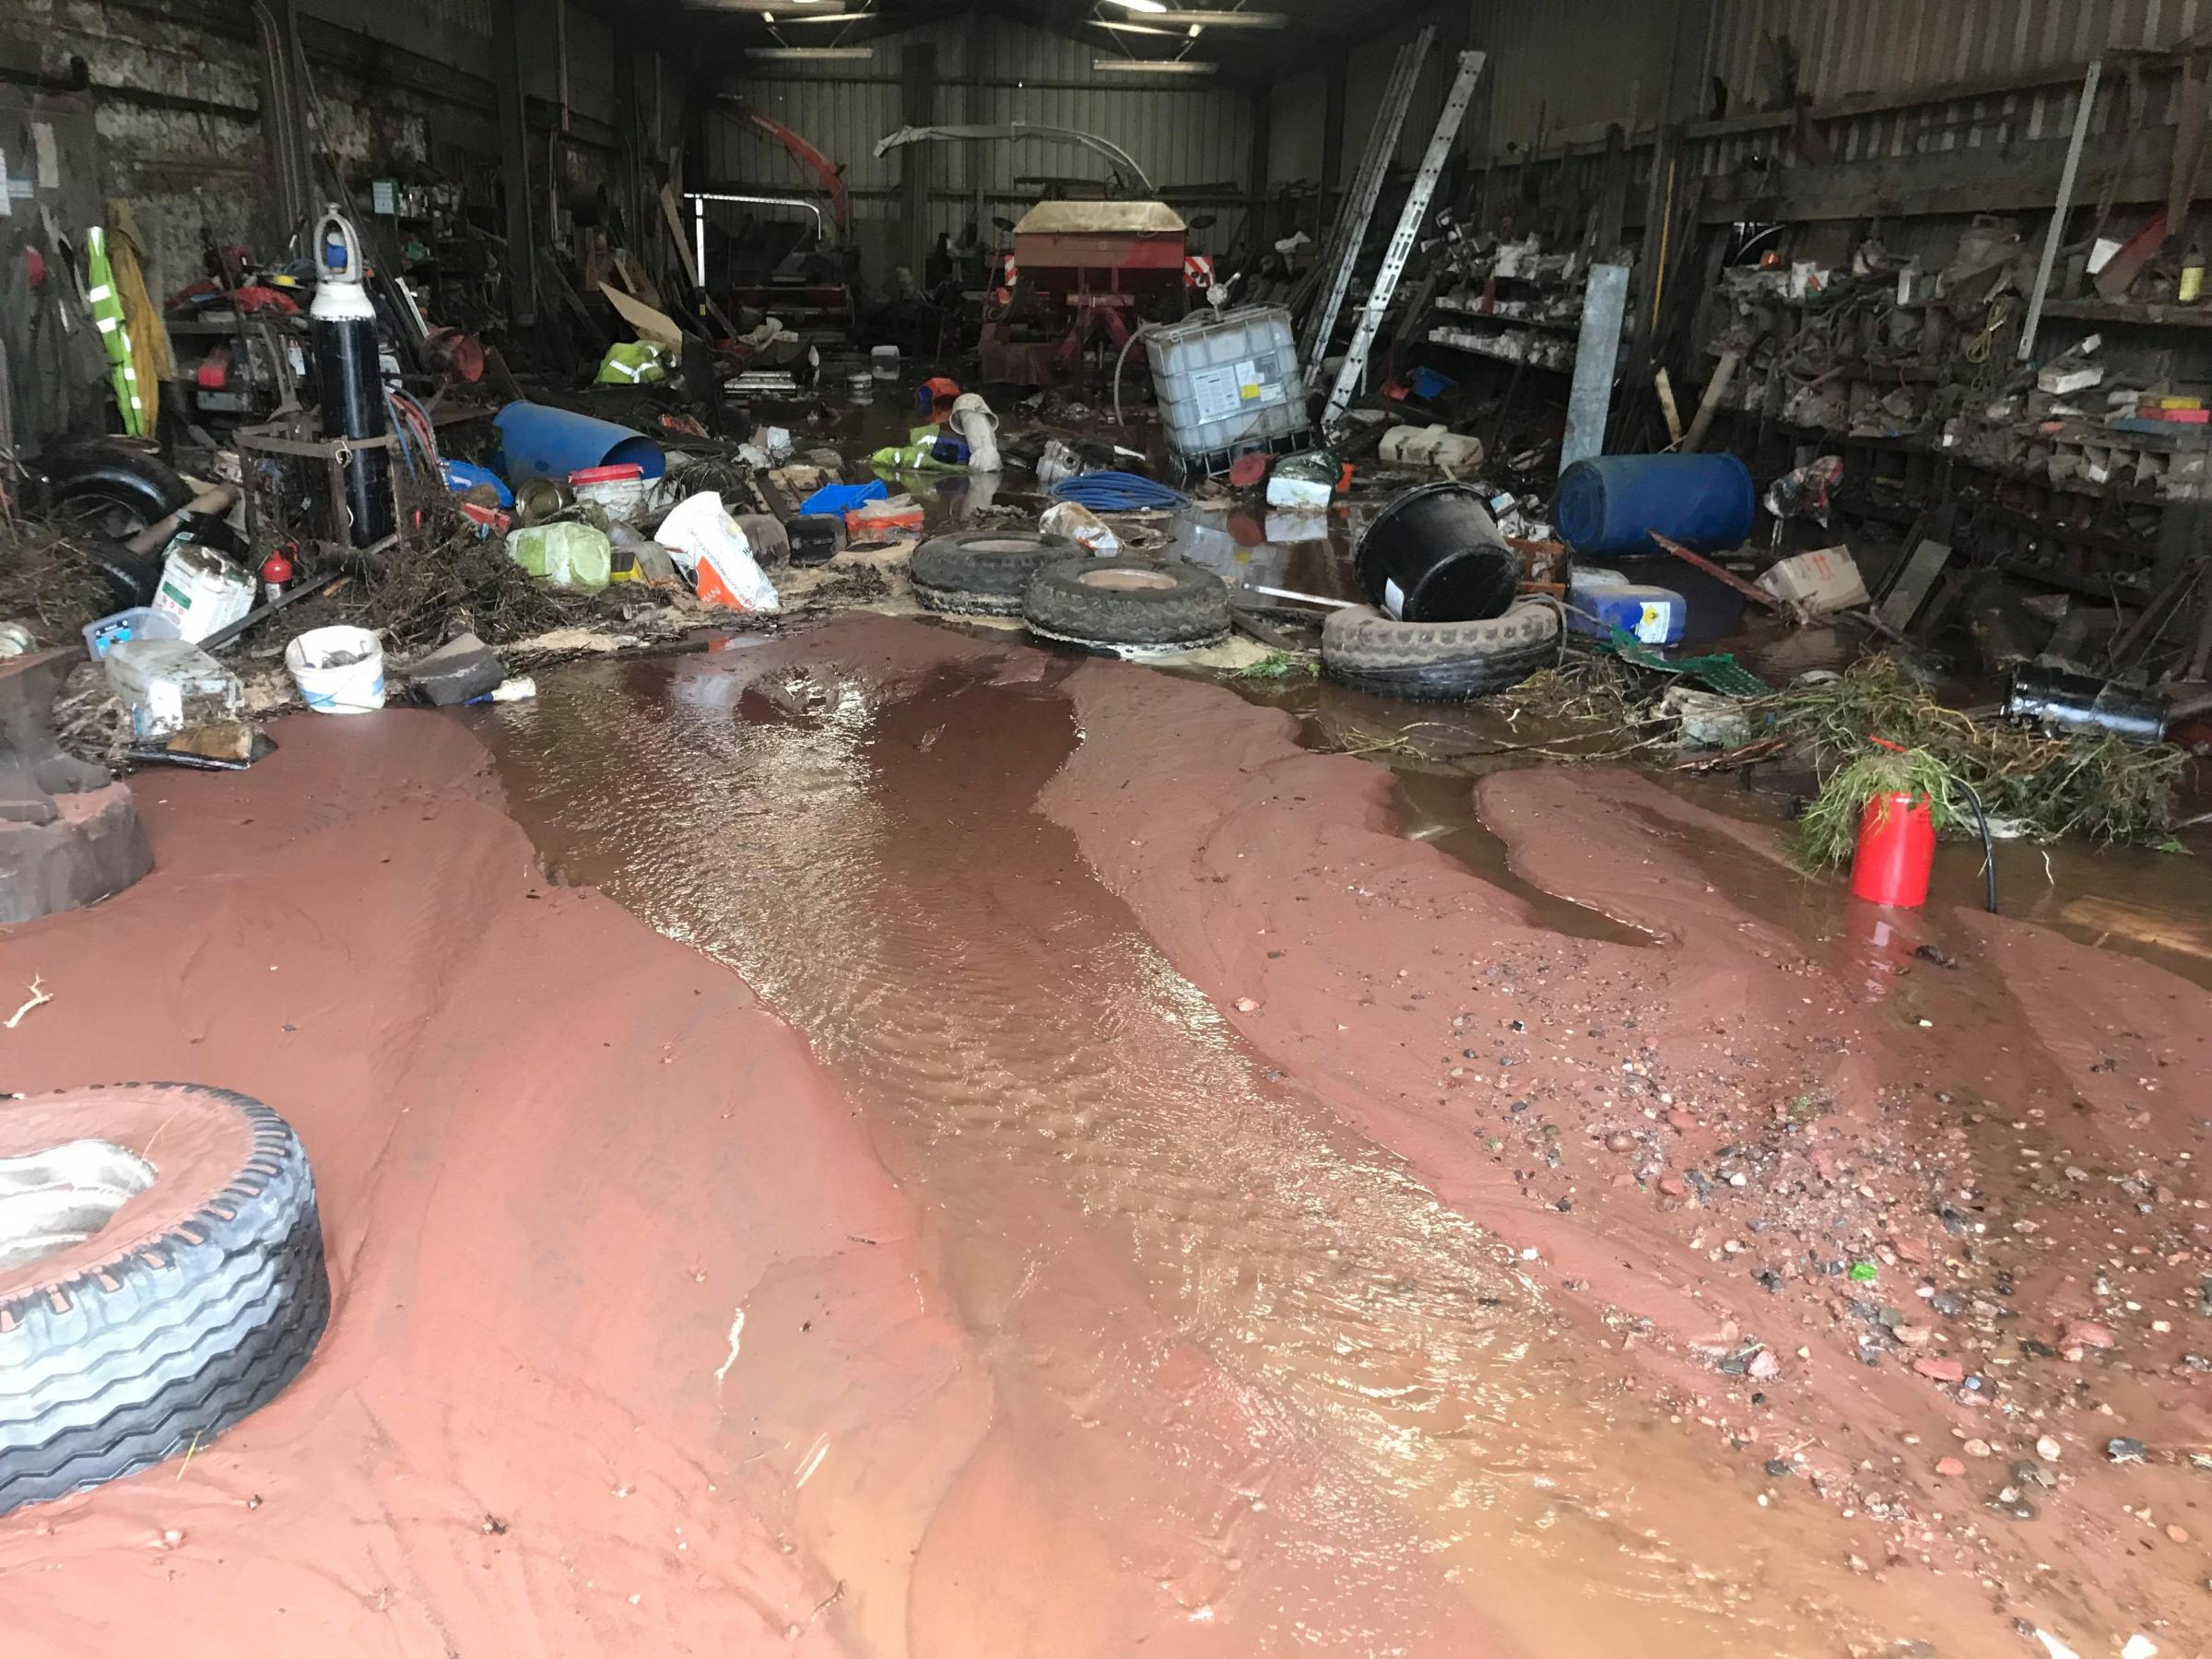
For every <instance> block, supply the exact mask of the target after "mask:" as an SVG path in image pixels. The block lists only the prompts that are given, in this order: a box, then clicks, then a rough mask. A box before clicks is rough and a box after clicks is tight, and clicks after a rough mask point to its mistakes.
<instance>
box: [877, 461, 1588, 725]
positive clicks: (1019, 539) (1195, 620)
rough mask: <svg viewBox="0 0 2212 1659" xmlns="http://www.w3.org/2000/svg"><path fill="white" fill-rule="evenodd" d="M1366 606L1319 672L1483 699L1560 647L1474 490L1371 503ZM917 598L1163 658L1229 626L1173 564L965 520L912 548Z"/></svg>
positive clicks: (1334, 642)
mask: <svg viewBox="0 0 2212 1659" xmlns="http://www.w3.org/2000/svg"><path fill="white" fill-rule="evenodd" d="M1354 567H1355V570H1356V571H1357V573H1358V575H1359V582H1360V586H1361V587H1362V589H1363V590H1364V591H1365V592H1366V594H1367V595H1368V598H1369V599H1370V601H1371V604H1369V605H1366V606H1356V607H1351V608H1347V609H1344V610H1339V611H1335V612H1333V613H1332V614H1331V615H1330V617H1329V618H1328V621H1327V623H1326V625H1325V626H1324V628H1323V629H1322V636H1321V665H1322V672H1323V673H1324V675H1326V676H1327V677H1329V678H1330V679H1333V680H1335V681H1337V682H1338V683H1340V684H1342V685H1346V686H1349V687H1352V688H1355V689H1358V690H1361V691H1371V692H1373V693H1375V694H1376V695H1378V696H1382V697H1397V698H1408V699H1418V700H1429V701H1435V700H1464V699H1466V698H1473V697H1481V696H1485V695H1487V694H1488V693H1489V692H1493V691H1501V690H1503V689H1505V688H1507V687H1509V686H1514V685H1518V684H1519V683H1520V682H1521V681H1523V680H1524V679H1526V678H1527V677H1529V676H1530V675H1532V674H1534V673H1535V672H1536V671H1537V670H1539V669H1541V668H1543V667H1545V666H1546V665H1548V664H1549V663H1551V662H1552V661H1553V660H1554V659H1555V658H1556V657H1557V656H1558V654H1559V634H1560V623H1559V609H1558V607H1557V606H1554V605H1552V604H1551V603H1550V602H1548V601H1547V600H1541V599H1523V598H1520V597H1518V594H1519V591H1520V582H1521V559H1520V556H1519V555H1518V554H1516V553H1515V552H1514V551H1513V550H1512V548H1511V547H1508V546H1507V545H1506V543H1505V538H1504V537H1503V536H1501V535H1500V534H1499V532H1498V526H1497V524H1495V522H1493V521H1492V519H1491V518H1490V515H1489V512H1488V510H1487V509H1486V508H1485V507H1484V505H1483V502H1482V497H1481V495H1480V493H1479V492H1478V491H1477V490H1475V489H1474V488H1471V487H1469V486H1467V485H1464V484H1435V485H1430V486H1427V487H1425V488H1420V489H1415V490H1410V491H1408V492H1407V493H1406V494H1405V495H1403V496H1400V497H1399V498H1398V499H1397V500H1394V501H1393V502H1392V503H1391V504H1390V505H1389V506H1388V507H1386V508H1384V509H1383V511H1382V513H1380V514H1379V515H1378V516H1377V517H1376V519H1375V521H1374V523H1373V524H1371V525H1370V526H1369V527H1368V530H1367V533H1366V535H1363V536H1362V537H1361V538H1360V542H1359V553H1358V556H1357V558H1356V559H1355V560H1354ZM911 572H912V577H913V583H914V593H915V595H916V596H917V597H918V598H919V599H920V601H921V603H922V605H923V606H924V608H925V609H927V610H932V611H936V612H940V613H944V614H948V615H959V616H987V617H1014V616H1018V617H1020V618H1022V620H1023V622H1024V623H1025V624H1026V625H1027V626H1028V628H1029V630H1030V632H1031V633H1032V634H1035V635H1036V636H1037V637H1038V638H1040V639H1043V640H1049V641H1053V642H1054V643H1056V644H1065V645H1075V646H1079V647H1082V648H1083V649H1086V650H1090V651H1105V652H1115V653H1172V652H1177V651H1187V650H1194V649H1196V648H1197V647H1200V646H1204V645H1211V644H1213V643H1215V642H1216V641H1219V640H1222V639H1224V638H1226V637H1227V636H1228V633H1229V630H1230V589H1229V584H1228V583H1227V582H1223V581H1222V580H1221V579H1220V578H1219V577H1218V576H1216V575H1215V574H1213V572H1211V571H1206V570H1203V569H1201V568H1200V567H1198V566H1196V565H1193V564H1188V563H1185V562H1183V561H1182V560H1179V559H1167V560H1162V561H1160V562H1158V563H1154V562H1151V561H1148V560H1145V559H1097V558H1093V557H1090V556H1088V555H1087V554H1086V553H1085V551H1084V549H1083V547H1081V546H1080V545H1079V544H1077V542H1075V541H1073V540H1071V539H1070V538H1068V537H1066V536H1064V535H1045V534H1042V533H1040V532H1036V531H1027V530H971V531H966V532H962V533H960V534H959V535H939V536H935V537H932V538H931V539H930V540H928V541H925V542H924V543H923V544H922V545H921V547H917V548H916V549H915V550H914V557H913V561H912V566H911Z"/></svg>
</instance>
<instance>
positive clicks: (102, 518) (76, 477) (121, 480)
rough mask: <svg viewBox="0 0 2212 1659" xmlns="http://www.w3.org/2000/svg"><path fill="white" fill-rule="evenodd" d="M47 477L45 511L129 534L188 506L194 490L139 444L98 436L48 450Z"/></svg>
mask: <svg viewBox="0 0 2212 1659" xmlns="http://www.w3.org/2000/svg"><path fill="white" fill-rule="evenodd" d="M39 465H40V468H41V470H42V471H43V472H44V473H45V475H46V500H47V511H48V512H49V513H51V514H52V515H53V517H54V518H56V519H57V520H79V521H86V520H88V522H85V523H83V525H82V527H85V528H88V529H91V530H93V531H95V532H96V533H98V534H101V535H108V536H111V537H116V538H127V537H129V536H130V535H135V533H136V532H138V531H140V530H143V529H145V528H146V527H147V525H148V524H152V523H153V522H154V521H155V520H156V519H159V518H164V517H166V516H168V515H169V514H170V513H172V512H176V510H177V509H178V508H180V507H186V506H190V505H191V503H192V499H193V495H194V490H193V488H192V486H191V485H190V484H188V483H186V482H185V481H184V477H183V475H182V473H180V472H178V471H177V470H176V468H174V467H172V466H169V465H164V464H163V462H162V461H161V459H160V457H159V456H158V455H153V454H149V453H147V452H146V451H145V450H142V449H140V448H138V447H137V446H136V445H135V444H132V443H126V442H124V441H122V440H120V439H115V438H94V439H89V440H87V441H84V442H81V443H71V444H65V445H64V446H63V447H62V448H60V449H56V450H53V451H50V452H48V453H46V454H45V455H44V456H42V457H41V460H40V463H39Z"/></svg>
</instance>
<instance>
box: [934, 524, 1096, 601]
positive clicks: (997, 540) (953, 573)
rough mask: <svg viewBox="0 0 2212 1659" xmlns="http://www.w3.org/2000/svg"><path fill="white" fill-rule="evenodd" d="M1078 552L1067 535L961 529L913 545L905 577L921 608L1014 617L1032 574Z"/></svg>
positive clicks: (1079, 551) (1079, 550) (1077, 557)
mask: <svg viewBox="0 0 2212 1659" xmlns="http://www.w3.org/2000/svg"><path fill="white" fill-rule="evenodd" d="M1082 554H1083V548H1082V547H1081V545H1080V544H1079V543H1077V541H1076V540H1075V539H1074V538H1073V537H1072V536H1066V535H1046V534H1045V533H1044V532H1042V531H1041V530H962V531H959V532H957V533H956V534H954V535H933V536H931V537H930V538H929V539H928V540H927V541H925V542H924V543H923V544H922V545H921V546H920V547H916V548H915V549H914V556H913V558H912V559H911V560H909V561H908V564H907V573H908V574H909V575H911V576H912V578H913V581H914V597H915V598H916V599H918V600H919V601H921V604H922V608H923V609H924V610H933V611H942V612H945V613H947V614H948V615H953V616H967V617H1018V616H1019V615H1021V596H1022V595H1023V594H1026V593H1028V592H1029V588H1030V579H1031V578H1032V577H1034V576H1035V575H1036V574H1037V572H1038V571H1041V570H1043V569H1044V568H1045V567H1046V566H1048V565H1054V564H1058V563H1060V562H1061V561H1062V560H1063V559H1079V558H1081V557H1082Z"/></svg>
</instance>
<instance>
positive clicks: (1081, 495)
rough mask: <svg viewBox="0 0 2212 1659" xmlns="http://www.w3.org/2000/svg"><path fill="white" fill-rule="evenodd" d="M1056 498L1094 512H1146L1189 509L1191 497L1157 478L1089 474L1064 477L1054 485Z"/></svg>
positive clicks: (1112, 473) (1120, 474)
mask: <svg viewBox="0 0 2212 1659" xmlns="http://www.w3.org/2000/svg"><path fill="white" fill-rule="evenodd" d="M1053 500H1058V501H1073V502H1075V503H1076V504H1077V506H1079V507H1088V508H1089V509H1090V510H1091V511H1092V512H1149V511H1151V510H1153V509H1155V508H1162V507H1187V506H1189V505H1190V497H1188V496H1186V495H1184V494H1183V493H1182V491H1181V490H1180V489H1174V488H1170V487H1169V486H1167V485H1165V484H1162V483H1160V482H1159V480H1158V479H1157V478H1146V477H1138V476H1137V475H1136V474H1135V473H1125V472H1088V473H1078V474H1077V475H1076V476H1075V477H1072V478H1063V479H1061V480H1060V481H1059V482H1058V483H1057V484H1055V485H1053Z"/></svg>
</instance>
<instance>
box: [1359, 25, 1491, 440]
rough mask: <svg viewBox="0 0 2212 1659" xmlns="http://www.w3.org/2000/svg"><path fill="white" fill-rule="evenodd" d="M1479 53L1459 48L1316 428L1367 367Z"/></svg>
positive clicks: (1471, 90)
mask: <svg viewBox="0 0 2212 1659" xmlns="http://www.w3.org/2000/svg"><path fill="white" fill-rule="evenodd" d="M1483 62H1484V54H1483V53H1479V52H1463V53H1460V54H1459V74H1458V75H1457V76H1454V77H1453V81H1452V90H1451V93H1450V94H1449V95H1448V96H1447V97H1446V98H1445V100H1444V107H1443V111H1442V112H1441V114H1439V115H1438V116H1437V118H1436V133H1435V135H1433V136H1432V137H1430V140H1429V149H1428V153H1427V154H1425V155H1424V156H1422V158H1421V171H1419V172H1418V173H1416V174H1415V175H1414V180H1413V188H1412V189H1411V190H1409V191H1407V192H1406V206H1405V208H1404V210H1403V211H1402V212H1400V213H1399V215H1398V228H1397V229H1395V230H1394V231H1393V232H1392V233H1391V238H1390V246H1389V247H1387V248H1385V249H1384V250H1383V251H1382V266H1381V267H1380V268H1379V269H1378V270H1377V271H1376V272H1375V283H1374V287H1373V288H1371V289H1370V290H1369V292H1368V296H1367V301H1366V303H1365V304H1363V305H1362V306H1361V307H1360V308H1359V325H1358V326H1357V327H1355V328H1354V329H1353V330H1352V343H1351V345H1350V346H1348V347H1346V348H1345V353H1344V367H1343V368H1342V369H1340V370H1338V371H1336V386H1335V390H1334V391H1332V392H1331V393H1330V394H1329V402H1328V406H1327V407H1326V408H1325V409H1324V410H1323V411H1322V417H1321V425H1322V430H1323V431H1324V432H1326V431H1327V430H1328V429H1330V428H1332V427H1334V426H1335V424H1336V423H1337V422H1338V421H1339V420H1341V419H1343V418H1344V412H1345V410H1347V409H1348V408H1349V407H1351V404H1352V397H1353V394H1356V393H1357V392H1358V391H1359V382H1360V379H1361V377H1362V376H1364V375H1365V374H1366V372H1367V358H1368V354H1369V353H1370V352H1371V351H1372V350H1373V349H1374V347H1375V336H1376V335H1378V334H1380V333H1382V316H1383V313H1384V312H1387V311H1389V310H1390V302H1391V300H1392V299H1393V298H1394V297H1395V295H1396V294H1397V291H1398V278H1399V277H1403V276H1404V275H1405V274H1406V260H1407V259H1409V258H1411V257H1412V255H1413V244H1414V241H1415V240H1416V239H1417V238H1418V237H1419V235H1420V233H1421V221H1422V220H1424V219H1426V218H1428V217H1429V199H1430V197H1431V196H1433V195H1434V194H1436V182H1437V180H1439V179H1440V178H1441V177H1443V172H1444V163H1445V162H1446V161H1448V160H1450V159H1451V158H1452V147H1453V144H1455V143H1456V142H1458V139H1459V124H1460V122H1461V121H1462V120H1464V119H1465V116H1466V113H1467V105H1468V104H1469V103H1471V102H1472V101H1474V98H1475V83H1476V82H1477V80H1479V79H1480V78H1481V76H1482V65H1483Z"/></svg>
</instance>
